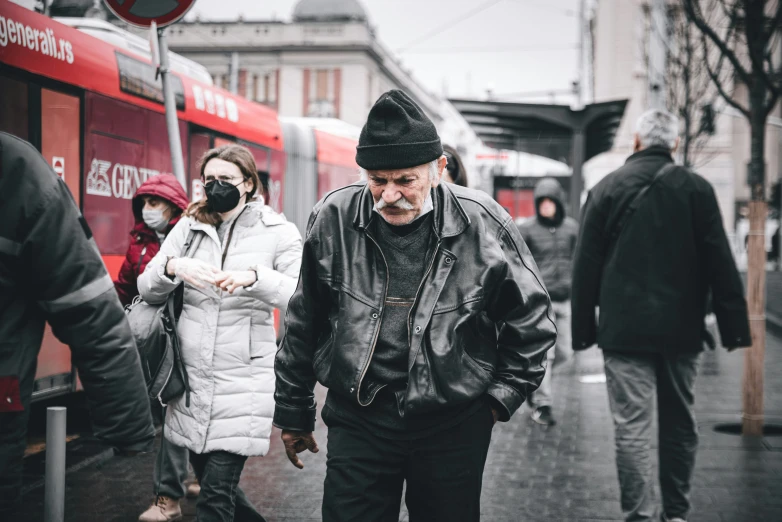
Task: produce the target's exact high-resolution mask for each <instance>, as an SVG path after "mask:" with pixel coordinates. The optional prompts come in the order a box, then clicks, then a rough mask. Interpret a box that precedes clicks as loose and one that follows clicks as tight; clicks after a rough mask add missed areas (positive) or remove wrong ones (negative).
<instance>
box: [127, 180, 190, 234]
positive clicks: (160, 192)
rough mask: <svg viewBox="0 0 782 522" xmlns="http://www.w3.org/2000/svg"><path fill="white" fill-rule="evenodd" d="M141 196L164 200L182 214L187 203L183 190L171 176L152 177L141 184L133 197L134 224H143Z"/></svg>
mask: <svg viewBox="0 0 782 522" xmlns="http://www.w3.org/2000/svg"><path fill="white" fill-rule="evenodd" d="M141 196H157V197H159V198H162V199H165V200H166V201H169V202H171V203H172V204H173V205H174V206H176V207H177V208H178V209H180V210H182V211H183V212H184V210H185V209H186V208H187V205H188V203H189V202H188V199H187V194H186V193H185V189H184V188H182V185H180V183H179V181H177V179H176V177H174V175H173V174H159V175H157V176H152V177H151V178H149V179H148V180H146V181H145V182H144V183H142V184H141V186H140V187H139V188H138V190H137V191H136V194H135V195H134V196H133V216H134V217H135V218H136V224H139V223H143V222H144V219H143V218H142V217H141V209H142V207H143V200H142V198H141Z"/></svg>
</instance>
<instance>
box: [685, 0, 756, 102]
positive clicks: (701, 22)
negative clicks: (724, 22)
mask: <svg viewBox="0 0 782 522" xmlns="http://www.w3.org/2000/svg"><path fill="white" fill-rule="evenodd" d="M682 2H683V7H684V12H685V13H687V18H688V19H689V20H690V21H691V22H692V23H694V24H695V25H696V26H697V27H698V29H700V31H701V34H703V35H704V36H708V38H709V39H710V40H711V41H712V42H714V45H716V46H717V48H718V49H719V50H720V53H721V54H722V55H724V56H725V57H726V58H727V59H728V60H729V61H730V63H731V64H732V65H733V68H734V69H735V71H736V74H738V75H739V77H740V78H741V80H742V81H743V82H744V83H746V84H747V85H749V84H750V83H751V82H752V77H751V76H750V74H749V72H748V71H747V70H746V69H745V68H744V66H743V65H741V62H740V61H739V59H738V57H737V56H736V53H734V52H733V50H731V49H730V48H729V47H728V45H727V44H726V43H725V42H724V41H723V40H722V39H721V38H720V36H719V35H718V34H717V33H716V32H715V31H714V29H712V28H711V27H710V26H709V24H708V23H706V20H705V19H704V17H703V14H702V13H700V3H699V2H698V1H697V0H682ZM736 5H738V4H735V5H734V9H733V11H734V14H735V12H736V9H737V7H736ZM696 6H697V11H698V13H696ZM730 22H731V26H735V24H736V17H735V16H733V17H731V19H730ZM707 56H708V55H707ZM710 74H711V72H710ZM720 89H721V86H720Z"/></svg>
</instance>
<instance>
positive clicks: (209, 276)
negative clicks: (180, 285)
mask: <svg viewBox="0 0 782 522" xmlns="http://www.w3.org/2000/svg"><path fill="white" fill-rule="evenodd" d="M172 271H173V272H174V275H176V276H177V277H178V278H179V279H181V280H182V281H186V282H188V283H190V284H191V285H193V286H196V287H198V288H205V287H206V285H210V284H211V285H214V284H217V283H216V282H215V276H216V275H217V274H219V273H220V269H218V268H217V267H215V266H212V265H210V264H209V263H206V262H204V261H201V260H200V259H193V258H190V257H178V258H175V259H171V260H169V262H168V267H167V269H166V272H172Z"/></svg>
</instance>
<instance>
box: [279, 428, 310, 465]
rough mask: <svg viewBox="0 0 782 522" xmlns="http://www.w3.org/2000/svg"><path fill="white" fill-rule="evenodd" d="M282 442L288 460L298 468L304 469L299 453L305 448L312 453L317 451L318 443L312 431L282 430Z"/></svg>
mask: <svg viewBox="0 0 782 522" xmlns="http://www.w3.org/2000/svg"><path fill="white" fill-rule="evenodd" d="M281 438H282V443H283V444H284V445H285V454H286V455H288V460H290V461H291V463H292V464H293V465H294V466H296V467H297V468H299V469H304V463H303V462H302V461H301V459H299V455H298V454H299V453H301V452H302V451H304V450H305V449H308V450H310V451H311V452H312V453H317V452H318V443H317V442H315V437H314V436H313V435H312V432H303V431H292V430H282V437H281Z"/></svg>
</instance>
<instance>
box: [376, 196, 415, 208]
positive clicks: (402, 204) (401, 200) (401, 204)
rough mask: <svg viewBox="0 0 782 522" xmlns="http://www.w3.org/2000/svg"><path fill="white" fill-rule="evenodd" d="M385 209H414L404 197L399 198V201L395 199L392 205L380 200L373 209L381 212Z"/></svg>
mask: <svg viewBox="0 0 782 522" xmlns="http://www.w3.org/2000/svg"><path fill="white" fill-rule="evenodd" d="M386 207H396V208H400V209H402V210H413V209H415V207H414V206H413V204H412V203H410V202H409V201H407V199H405V197H404V196H402V197H400V198H399V199H397V200H396V201H394V202H393V203H386V200H384V199H382V198H381V199H380V201H378V202H377V203H375V209H377V210H383V209H384V208H386Z"/></svg>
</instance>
